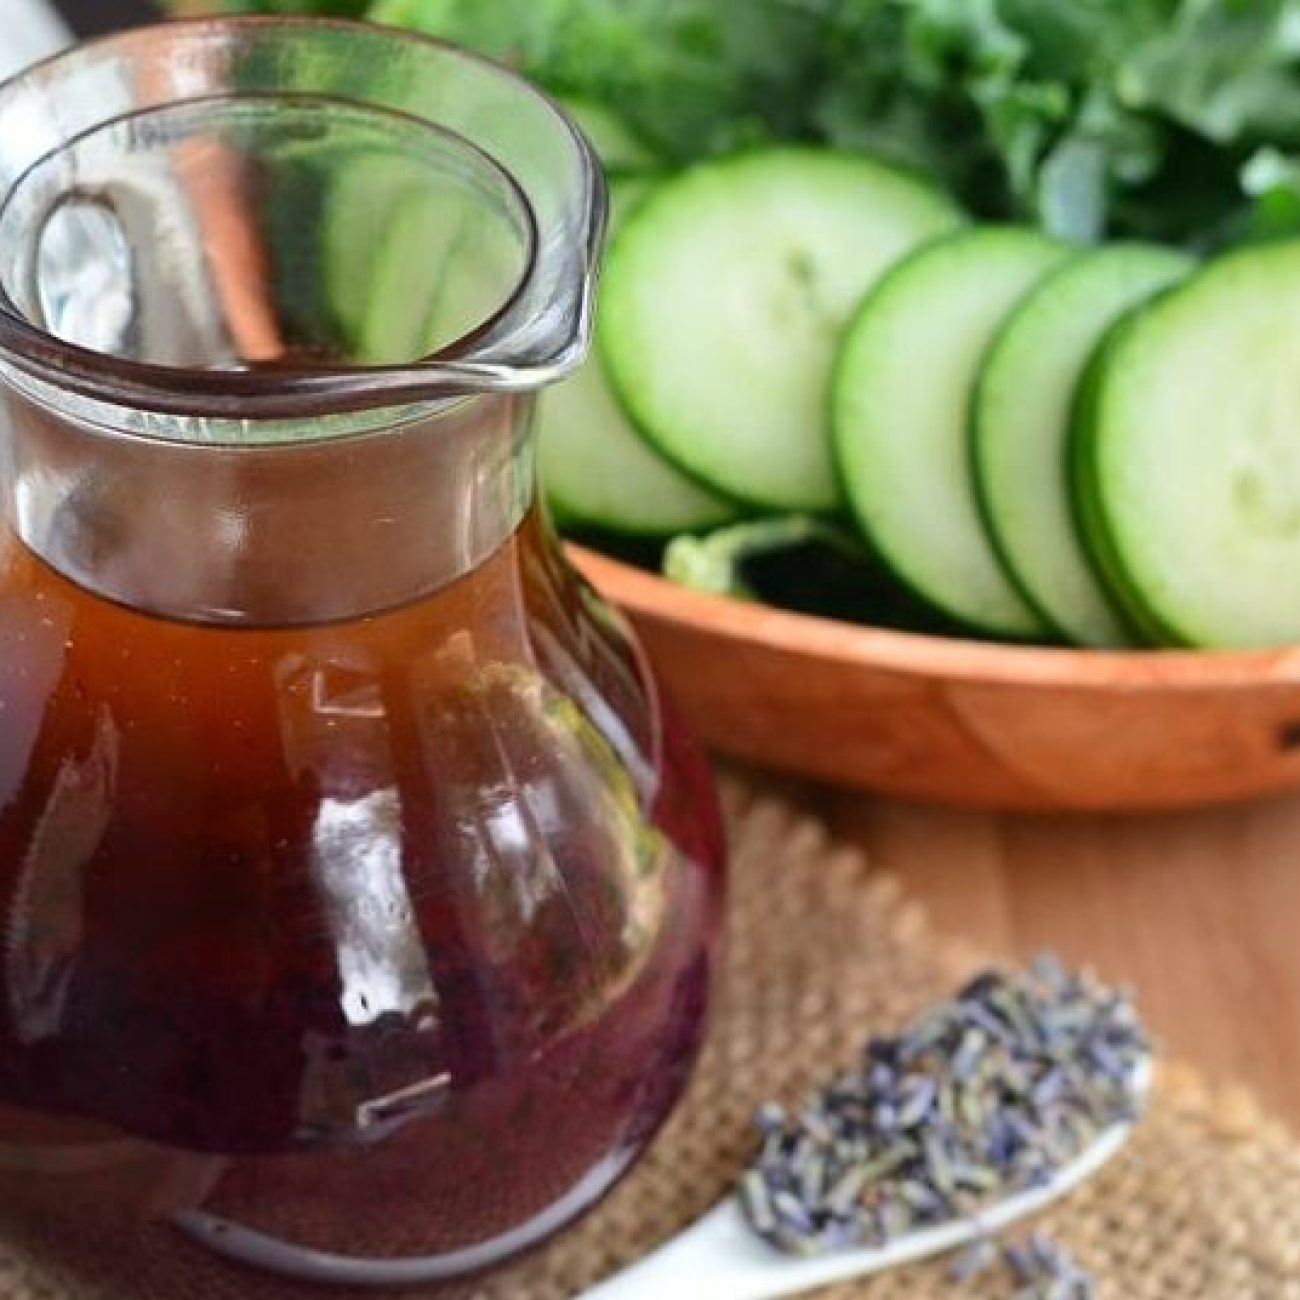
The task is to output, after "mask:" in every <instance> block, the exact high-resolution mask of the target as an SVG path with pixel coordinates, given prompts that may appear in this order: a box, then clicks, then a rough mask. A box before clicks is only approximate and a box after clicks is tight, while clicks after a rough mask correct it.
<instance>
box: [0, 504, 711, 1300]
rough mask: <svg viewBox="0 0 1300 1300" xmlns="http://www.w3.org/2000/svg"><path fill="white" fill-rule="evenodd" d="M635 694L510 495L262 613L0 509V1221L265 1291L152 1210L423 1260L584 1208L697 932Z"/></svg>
mask: <svg viewBox="0 0 1300 1300" xmlns="http://www.w3.org/2000/svg"><path fill="white" fill-rule="evenodd" d="M651 691H652V688H651V687H650V686H649V685H648V681H647V678H646V675H645V674H644V672H643V671H642V670H641V667H640V665H639V664H638V661H637V658H636V656H635V653H634V652H633V651H632V650H631V649H630V647H629V645H628V642H627V641H626V640H625V638H624V637H623V636H622V634H621V632H620V631H619V630H618V629H617V627H615V626H612V625H611V623H610V616H609V615H608V614H606V613H604V612H603V611H602V610H601V609H600V608H599V607H598V606H596V604H595V602H594V601H593V600H592V598H591V596H590V594H589V593H588V592H587V591H586V590H585V588H583V587H581V586H580V584H578V583H577V581H576V580H575V579H574V578H573V577H572V576H571V575H570V574H569V573H568V571H567V570H566V569H564V568H563V567H562V566H561V565H559V563H558V562H557V560H556V558H555V555H554V552H553V551H552V549H551V544H550V542H549V540H548V538H547V536H546V534H545V531H544V529H543V527H542V525H541V524H540V523H539V521H538V520H537V519H535V518H530V519H529V520H528V521H527V522H526V523H525V525H524V527H523V528H522V529H521V530H520V532H519V533H518V534H516V535H515V536H514V537H513V538H512V539H511V540H510V541H509V542H508V543H507V544H506V545H505V546H504V547H503V548H502V549H501V550H499V551H498V552H497V554H496V555H495V556H494V557H493V558H492V559H491V560H490V561H489V562H488V563H487V564H485V565H483V566H482V567H481V568H479V569H478V570H476V571H475V572H473V573H471V574H469V575H468V576H466V577H464V578H462V579H460V580H459V581H458V582H456V583H455V584H454V585H452V586H451V587H449V588H447V589H446V590H444V591H442V592H440V593H438V594H436V595H434V596H432V597H430V598H429V599H426V600H424V601H421V602H419V603H417V604H414V605H411V606H408V607H406V608H403V609H401V610H398V611H395V612H391V613H387V614H383V615H380V616H376V617H372V618H367V619H361V620H358V621H356V622H349V623H341V624H333V625H328V626H319V627H313V628H307V629H303V628H295V629H292V630H225V629H218V628H214V627H209V626H199V625H190V624H185V623H181V622H171V621H167V620H164V619H159V618H154V617H150V616H148V615H146V614H142V613H139V612H136V611H133V610H129V609H126V608H124V607H121V606H118V605H115V604H111V603H109V602H106V601H104V600H101V599H99V598H97V597H95V596H93V595H91V594H89V593H87V592H86V591H83V590H82V589H80V588H79V587H76V586H74V585H72V584H71V583H69V582H67V581H65V580H64V579H62V578H61V577H59V576H58V575H56V574H55V573H54V572H53V571H52V570H50V569H49V568H48V567H46V565H45V564H44V563H42V562H41V561H40V560H38V559H37V558H35V557H34V556H33V555H32V554H31V553H30V552H29V551H28V550H26V549H25V548H24V547H23V546H22V545H21V544H19V543H18V542H17V541H15V540H14V539H13V538H12V536H11V535H10V534H9V533H7V532H3V531H0V1212H3V1214H4V1215H5V1216H7V1223H6V1230H8V1231H11V1232H22V1233H25V1234H27V1235H28V1236H29V1237H30V1238H31V1239H32V1240H33V1241H39V1243H43V1246H45V1247H48V1249H49V1250H50V1252H51V1253H57V1254H58V1255H59V1257H60V1258H61V1259H63V1260H64V1261H65V1262H66V1261H68V1260H72V1261H74V1263H75V1261H77V1260H79V1259H84V1260H86V1261H87V1263H88V1266H89V1267H93V1268H95V1269H96V1270H97V1271H98V1272H100V1273H103V1272H105V1271H106V1270H107V1271H111V1270H113V1269H114V1268H120V1269H128V1268H129V1269H130V1270H131V1274H132V1276H133V1277H134V1278H135V1279H136V1280H135V1282H134V1288H135V1289H134V1290H133V1291H132V1294H138V1295H141V1296H148V1295H155V1294H156V1295H159V1296H164V1295H165V1296H168V1297H169V1300H190V1298H191V1297H196V1298H198V1300H202V1298H203V1297H206V1296H209V1295H212V1296H215V1295H218V1294H220V1295H225V1294H227V1293H228V1292H227V1290H226V1289H225V1285H224V1284H223V1283H219V1282H218V1281H217V1280H214V1279H218V1278H219V1276H220V1274H221V1272H222V1271H223V1270H224V1271H225V1272H228V1273H232V1274H234V1275H235V1276H237V1278H238V1285H234V1286H233V1289H231V1290H230V1291H229V1294H231V1295H241V1296H249V1297H252V1296H261V1295H267V1296H271V1295H280V1294H286V1293H288V1292H287V1291H285V1290H283V1289H282V1288H288V1289H289V1290H294V1287H293V1284H290V1283H287V1282H280V1281H278V1280H273V1279H271V1278H270V1277H269V1275H268V1276H267V1277H263V1276H261V1275H259V1274H256V1273H248V1274H245V1273H243V1272H242V1271H239V1270H238V1269H236V1268H235V1266H233V1265H231V1264H229V1263H226V1262H224V1261H222V1262H217V1260H216V1257H215V1256H214V1255H210V1254H209V1253H208V1252H207V1251H205V1250H203V1249H201V1248H200V1247H197V1246H195V1245H193V1244H192V1243H191V1242H190V1241H189V1239H188V1238H186V1237H185V1235H184V1234H183V1233H182V1232H181V1231H180V1230H179V1229H178V1228H177V1227H175V1226H174V1225H173V1223H172V1222H171V1217H172V1216H173V1214H174V1213H176V1212H178V1211H180V1212H183V1211H198V1212H201V1213H202V1214H203V1215H207V1216H211V1219H219V1220H223V1221H226V1222H228V1223H229V1224H232V1225H236V1226H237V1227H241V1228H251V1229H253V1230H255V1231H257V1232H258V1233H261V1234H265V1236H266V1237H267V1238H268V1239H271V1240H274V1241H275V1242H280V1243H288V1244H289V1246H290V1248H291V1250H290V1254H291V1255H292V1252H293V1248H300V1247H311V1248H315V1249H317V1250H320V1251H325V1252H329V1253H331V1254H335V1255H340V1256H345V1257H349V1258H355V1257H365V1258H372V1259H376V1260H387V1259H394V1258H406V1257H412V1256H415V1257H429V1258H433V1257H438V1258H440V1259H442V1265H444V1266H445V1271H446V1272H447V1273H449V1274H455V1273H460V1272H463V1271H466V1270H468V1269H472V1268H476V1267H482V1266H486V1265H490V1264H494V1263H496V1262H499V1261H500V1260H501V1259H503V1258H504V1257H506V1256H508V1255H509V1254H511V1253H513V1252H514V1251H516V1250H519V1249H521V1248H523V1247H525V1246H527V1245H530V1244H532V1243H533V1242H534V1241H535V1240H538V1239H540V1238H541V1237H543V1236H545V1235H546V1234H547V1233H548V1232H550V1231H553V1230H554V1229H555V1228H557V1227H559V1226H561V1225H562V1223H563V1222H565V1221H567V1220H568V1219H569V1218H571V1217H573V1216H574V1215H576V1214H577V1213H579V1212H580V1211H581V1210H583V1209H585V1208H587V1207H588V1206H589V1205H590V1204H591V1203H592V1202H594V1201H595V1200H596V1199H597V1198H598V1197H599V1196H600V1195H601V1194H602V1193H603V1192H604V1191H605V1190H606V1189H607V1188H608V1187H609V1186H610V1185H611V1184H612V1182H613V1181H614V1180H615V1179H616V1178H617V1177H618V1176H619V1174H621V1173H622V1172H623V1171H624V1170H625V1169H626V1168H627V1167H628V1165H629V1164H630V1162H631V1161H632V1160H633V1159H634V1158H635V1156H636V1155H637V1154H638V1153H639V1151H640V1150H641V1149H642V1148H643V1147H644V1146H645V1144H646V1143H647V1142H648V1140H649V1139H650V1137H651V1136H652V1134H653V1133H654V1131H655V1129H656V1128H657V1126H658V1125H659V1124H660V1122H661V1121H662V1120H663V1118H664V1117H665V1115H666V1114H667V1112H668V1110H669V1109H670V1107H671V1105H672V1104H673V1102H674V1101H675V1100H676V1098H677V1096H678V1094H679V1092H680V1089H681V1087H682V1085H683V1082H684V1080H685V1077H686V1073H687V1071H688V1068H689V1065H690V1062H691V1060H692V1058H693V1056H694V1053H695V1051H696V1048H697V1046H698V1044H699V1040H700V1036H701V1032H702V1019H703V1014H704V1008H705V1001H706V994H707V986H708V983H709V979H710V974H711V966H712V960H713V954H714V938H715V934H716V926H717V919H718V895H719V888H720V874H719V873H720V858H721V845H720V839H719V833H718V828H717V824H716V819H715V815H714V812H713V806H712V802H711V795H710V793H709V787H708V778H707V775H706V774H705V772H704V771H703V769H702V767H701V765H700V764H699V762H698V760H697V759H696V757H695V756H694V754H693V752H692V751H690V750H689V749H688V748H687V747H686V746H685V745H684V744H683V742H682V739H681V737H680V735H679V734H678V733H677V731H676V729H675V727H674V725H673V723H672V721H671V719H667V718H664V717H662V715H661V713H660V710H659V708H658V705H657V702H656V701H654V700H653V699H652V698H648V695H649V693H650V692H651ZM211 1219H210V1220H207V1221H205V1222H207V1223H208V1226H209V1227H210V1226H211ZM462 1252H467V1253H462ZM128 1261H129V1262H128ZM286 1266H287V1267H290V1268H291V1269H292V1268H293V1267H294V1266H293V1265H292V1264H289V1265H286ZM295 1271H296V1270H295ZM435 1271H436V1269H435ZM377 1280H378V1279H377ZM232 1285H233V1284H232Z"/></svg>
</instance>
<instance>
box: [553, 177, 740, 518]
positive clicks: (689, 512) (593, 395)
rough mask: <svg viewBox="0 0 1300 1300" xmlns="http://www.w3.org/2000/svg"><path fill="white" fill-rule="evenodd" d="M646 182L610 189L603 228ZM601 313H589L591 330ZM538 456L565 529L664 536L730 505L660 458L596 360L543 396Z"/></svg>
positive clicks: (615, 224) (621, 214)
mask: <svg viewBox="0 0 1300 1300" xmlns="http://www.w3.org/2000/svg"><path fill="white" fill-rule="evenodd" d="M651 189H652V185H651V183H650V182H646V181H633V180H627V181H617V182H615V183H614V184H612V185H611V186H610V229H611V230H617V229H618V228H619V226H620V225H621V224H622V223H623V221H624V220H625V219H626V217H627V216H628V214H629V213H630V212H631V211H632V210H633V209H634V208H635V207H636V205H637V204H638V203H640V202H641V201H643V200H644V199H645V197H646V196H647V195H648V194H649V193H650V191H651ZM603 319H604V317H603V314H602V313H601V312H597V316H596V320H597V329H598V330H599V329H600V328H602V325H603ZM538 440H539V441H538V459H539V464H540V466H541V479H542V485H543V488H544V490H545V492H546V497H547V500H548V501H549V503H550V506H551V509H552V510H553V511H554V512H555V515H556V518H557V519H558V520H559V522H560V525H561V527H562V528H564V529H565V530H566V531H568V530H569V529H571V528H595V529H601V530H603V531H606V532H611V533H620V534H623V535H624V536H629V537H670V536H672V535H673V534H674V533H694V532H700V531H702V530H705V529H710V528H716V527H717V526H718V525H719V524H725V523H729V522H730V521H731V520H733V519H735V518H736V517H737V515H738V514H739V510H738V508H737V506H736V505H735V503H734V502H731V501H728V500H726V499H724V498H723V497H720V496H718V495H717V494H716V493H714V492H710V491H709V490H708V489H707V488H705V487H702V486H701V485H700V484H698V483H696V482H695V481H694V480H692V479H690V478H687V476H686V475H685V474H683V473H682V472H681V471H680V470H679V469H677V467H676V466H675V465H673V464H671V463H670V462H669V461H666V460H665V459H664V458H663V457H662V456H661V455H659V453H658V452H657V451H655V449H654V448H653V447H652V446H651V445H650V444H649V443H648V442H647V441H646V440H645V439H644V438H643V437H642V436H641V435H640V434H639V433H638V432H637V430H636V428H635V427H634V426H633V424H632V423H631V421H630V420H629V419H628V418H627V416H626V415H625V414H624V413H623V409H622V407H620V406H619V404H618V402H617V401H616V400H615V398H614V394H613V391H612V390H611V389H610V386H609V380H608V379H607V378H606V377H605V371H604V367H603V365H602V363H601V360H600V357H599V355H598V353H597V354H593V355H592V356H591V357H590V358H589V359H588V361H587V362H586V364H585V365H584V366H583V367H582V369H581V370H580V371H578V373H577V374H576V375H574V376H573V378H572V379H567V380H565V381H564V382H563V383H560V384H557V385H556V386H555V387H554V388H552V389H551V390H550V391H549V392H547V393H546V394H544V395H543V397H542V400H541V406H540V414H539V416H538Z"/></svg>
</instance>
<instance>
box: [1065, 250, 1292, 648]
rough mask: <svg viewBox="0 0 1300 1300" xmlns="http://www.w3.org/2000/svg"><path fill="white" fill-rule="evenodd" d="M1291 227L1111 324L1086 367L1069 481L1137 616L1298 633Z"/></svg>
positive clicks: (1162, 625) (1181, 631)
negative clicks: (1287, 237)
mask: <svg viewBox="0 0 1300 1300" xmlns="http://www.w3.org/2000/svg"><path fill="white" fill-rule="evenodd" d="M1297 303H1300V241H1291V242H1287V243H1277V244H1267V245H1259V246H1256V247H1252V248H1250V249H1246V250H1243V251H1241V252H1237V253H1233V254H1230V255H1229V256H1227V257H1224V258H1222V259H1221V260H1220V261H1218V262H1216V263H1214V264H1213V265H1211V266H1210V267H1209V268H1208V269H1206V270H1205V271H1203V272H1202V273H1201V274H1200V275H1198V276H1196V277H1195V278H1194V279H1192V280H1191V281H1189V282H1188V283H1187V284H1186V285H1185V286H1184V287H1181V288H1178V289H1175V290H1173V291H1172V292H1171V293H1169V294H1167V295H1166V296H1164V297H1163V298H1160V299H1158V300H1157V301H1156V302H1154V303H1152V304H1150V305H1149V306H1147V307H1144V308H1140V309H1139V310H1138V311H1137V313H1136V314H1134V315H1133V316H1131V317H1129V318H1128V319H1127V320H1126V322H1125V323H1123V324H1122V325H1121V326H1120V327H1119V330H1118V331H1117V333H1116V334H1115V335H1114V336H1113V337H1112V338H1111V340H1110V341H1109V342H1108V343H1107V345H1106V347H1105V349H1104V351H1103V352H1102V354H1101V355H1100V357H1099V358H1098V360H1097V362H1096V363H1095V366H1094V368H1093V370H1092V371H1091V373H1090V374H1089V376H1088V379H1087V381H1086V388H1087V392H1086V400H1084V401H1083V403H1082V404H1081V407H1080V413H1079V419H1078V425H1077V429H1076V438H1077V444H1076V460H1075V476H1076V487H1077V490H1078V492H1079V496H1080V513H1081V518H1082V520H1083V523H1084V526H1085V528H1086V536H1087V539H1088V541H1089V543H1090V544H1091V545H1092V546H1094V547H1095V548H1096V550H1097V552H1098V556H1099V558H1100V559H1101V561H1102V563H1103V564H1104V565H1105V566H1106V567H1107V569H1108V570H1109V571H1110V572H1111V573H1112V575H1113V576H1115V577H1116V578H1117V579H1118V581H1117V583H1116V588H1117V594H1119V595H1120V597H1121V598H1122V599H1123V600H1124V602H1125V604H1126V607H1127V608H1128V609H1129V611H1130V613H1132V614H1133V615H1134V617H1135V618H1136V619H1138V620H1139V621H1140V622H1142V623H1143V624H1144V625H1146V626H1148V627H1150V628H1151V629H1153V630H1155V631H1157V632H1159V633H1161V634H1162V635H1163V636H1164V638H1165V639H1167V640H1169V641H1171V642H1175V643H1178V644H1184V645H1189V646H1196V647H1202V648H1207V649H1209V648H1227V647H1254V646H1274V645H1282V644H1287V643H1292V642H1296V641H1300V400H1298V399H1300V387H1297V376H1300V315H1297V310H1296V307H1297Z"/></svg>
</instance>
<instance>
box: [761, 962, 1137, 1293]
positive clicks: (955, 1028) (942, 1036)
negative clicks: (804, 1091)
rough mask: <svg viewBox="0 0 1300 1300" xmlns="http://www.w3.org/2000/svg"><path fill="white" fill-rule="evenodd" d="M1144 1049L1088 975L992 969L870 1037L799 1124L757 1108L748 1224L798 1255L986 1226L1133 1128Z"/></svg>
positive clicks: (1125, 1012) (1049, 968)
mask: <svg viewBox="0 0 1300 1300" xmlns="http://www.w3.org/2000/svg"><path fill="white" fill-rule="evenodd" d="M1150 1052H1151V1046H1150V1041H1149V1039H1148V1038H1147V1035H1146V1033H1145V1032H1144V1030H1143V1028H1142V1026H1141V1023H1140V1022H1139V1020H1138V1017H1137V1014H1136V1012H1135V1010H1134V1007H1133V1003H1132V1000H1131V997H1130V996H1129V995H1127V994H1126V993H1122V992H1117V991H1114V990H1111V989H1108V988H1106V987H1104V986H1103V985H1102V984H1101V983H1099V982H1098V981H1097V980H1096V979H1095V978H1093V977H1092V976H1090V975H1087V974H1072V973H1069V972H1067V971H1066V970H1065V969H1064V968H1063V967H1062V966H1061V964H1060V963H1059V962H1058V961H1057V960H1055V959H1054V958H1051V957H1042V958H1039V959H1038V960H1037V961H1036V962H1035V963H1034V964H1033V965H1032V966H1031V967H1030V968H1029V969H1028V970H1027V971H1024V972H1018V973H1006V972H1002V971H987V972H985V973H984V974H982V975H979V976H978V977H977V978H975V979H973V980H972V981H971V982H970V983H969V984H968V985H967V986H966V987H965V988H964V989H962V990H961V992H960V993H959V994H958V995H957V997H956V998H955V999H954V1000H953V1001H952V1002H950V1003H946V1004H944V1005H943V1006H941V1007H939V1008H937V1009H936V1010H934V1011H932V1012H931V1013H929V1014H928V1015H926V1016H925V1017H924V1018H923V1019H921V1020H920V1021H919V1022H917V1023H916V1024H915V1025H914V1026H913V1027H912V1028H911V1029H909V1030H908V1031H907V1032H906V1033H904V1034H903V1035H901V1036H900V1037H898V1038H884V1039H882V1038H877V1039H872V1040H871V1042H869V1043H868V1044H867V1047H866V1049H865V1051H864V1052H863V1055H862V1057H861V1059H860V1061H859V1064H858V1066H857V1068H856V1069H854V1070H852V1071H851V1072H850V1073H848V1074H846V1075H844V1076H843V1077H842V1078H840V1079H838V1080H836V1081H835V1082H834V1083H832V1084H831V1085H830V1086H829V1087H828V1088H826V1089H825V1090H824V1091H822V1092H821V1093H819V1094H818V1095H817V1096H816V1097H814V1098H813V1099H812V1101H811V1102H810V1103H809V1104H808V1105H807V1106H806V1107H805V1108H804V1109H803V1110H802V1112H800V1113H797V1114H796V1113H790V1112H787V1111H785V1110H783V1109H782V1108H781V1107H779V1106H774V1105H767V1106H764V1107H762V1109H761V1110H760V1111H759V1113H758V1117H757V1124H758V1129H759V1133H760V1135H761V1138H762V1149H761V1151H760V1153H759V1155H758V1158H757V1159H756V1160H755V1162H754V1164H753V1165H752V1166H751V1167H750V1169H749V1170H748V1171H747V1172H746V1173H745V1174H744V1176H743V1177H742V1179H741V1183H740V1188H739V1192H740V1200H741V1204H742V1206H743V1208H744V1211H745V1215H746V1217H747V1218H748V1220H749V1223H750V1225H751V1226H752V1228H753V1229H754V1231H755V1232H757V1233H758V1234H759V1235H760V1236H762V1237H763V1238H764V1239H765V1240H767V1241H768V1242H770V1243H771V1244H772V1245H774V1246H776V1247H777V1248H778V1249H780V1250H782V1251H785V1252H787V1253H790V1254H795V1255H803V1256H809V1255H818V1254H823V1253H825V1252H828V1251H833V1250H839V1249H843V1248H845V1247H853V1246H883V1245H886V1244H887V1243H889V1242H891V1241H893V1240H895V1239H896V1238H898V1237H899V1236H901V1235H903V1234H904V1233H908V1232H911V1231H913V1230H915V1229H921V1228H927V1227H933V1226H936V1225H939V1224H944V1223H949V1222H951V1221H953V1220H956V1219H975V1220H978V1217H979V1213H980V1210H981V1209H982V1208H984V1207H986V1206H987V1205H989V1204H990V1203H993V1202H996V1201H1000V1200H1003V1199H1005V1198H1006V1197H1008V1196H1011V1195H1014V1194H1015V1193H1017V1192H1021V1191H1025V1190H1028V1189H1030V1188H1034V1187H1040V1186H1043V1185H1044V1184H1046V1183H1048V1182H1049V1181H1050V1180H1051V1179H1052V1177H1053V1175H1054V1174H1056V1173H1057V1172H1058V1171H1059V1170H1060V1169H1062V1168H1063V1167H1064V1166H1065V1165H1068V1164H1070V1163H1071V1162H1072V1161H1073V1160H1074V1159H1075V1158H1076V1157H1078V1156H1079V1155H1080V1154H1081V1153H1082V1152H1083V1151H1084V1150H1086V1149H1087V1148H1089V1147H1090V1146H1091V1145H1092V1143H1093V1141H1094V1140H1095V1139H1096V1138H1097V1137H1099V1136H1100V1135H1101V1133H1102V1132H1103V1131H1104V1130H1106V1129H1109V1128H1111V1127H1112V1126H1113V1125H1115V1124H1119V1123H1127V1122H1131V1121H1132V1120H1134V1119H1136V1118H1137V1112H1138V1110H1139V1108H1140V1104H1141V1097H1140V1092H1139V1087H1138V1082H1137V1081H1138V1078H1139V1075H1140V1067H1141V1066H1142V1065H1143V1063H1144V1062H1145V1061H1147V1060H1148V1059H1149V1056H1150ZM1069 1294H1071V1295H1072V1294H1073V1293H1072V1292H1071V1293H1069Z"/></svg>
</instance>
